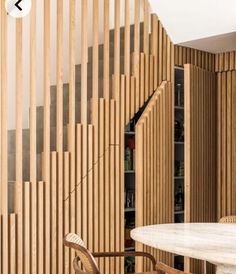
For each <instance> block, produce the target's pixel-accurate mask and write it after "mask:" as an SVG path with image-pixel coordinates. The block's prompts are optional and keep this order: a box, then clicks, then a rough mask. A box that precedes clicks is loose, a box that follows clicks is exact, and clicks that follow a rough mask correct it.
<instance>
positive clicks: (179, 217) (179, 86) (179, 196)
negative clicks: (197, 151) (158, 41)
mask: <svg viewBox="0 0 236 274" xmlns="http://www.w3.org/2000/svg"><path fill="white" fill-rule="evenodd" d="M174 172H175V174H174V184H175V185H174V189H175V202H174V207H175V208H174V217H175V223H183V222H184V69H183V68H182V67H175V171H174ZM175 268H177V269H179V270H183V269H184V258H183V257H182V256H178V255H176V256H175Z"/></svg>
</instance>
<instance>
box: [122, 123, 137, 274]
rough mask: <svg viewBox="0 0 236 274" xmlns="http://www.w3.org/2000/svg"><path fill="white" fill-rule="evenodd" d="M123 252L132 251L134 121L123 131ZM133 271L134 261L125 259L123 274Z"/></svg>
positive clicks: (133, 221) (133, 248)
mask: <svg viewBox="0 0 236 274" xmlns="http://www.w3.org/2000/svg"><path fill="white" fill-rule="evenodd" d="M124 161H125V164H124V167H125V195H124V197H125V204H124V207H125V251H134V250H135V243H134V241H133V240H132V239H131V237H130V231H131V230H132V229H133V228H134V227H135V119H133V120H131V121H130V123H129V124H128V125H127V126H126V129H125V159H124ZM134 269H135V259H134V258H133V257H127V258H125V273H128V272H129V273H130V272H132V271H134Z"/></svg>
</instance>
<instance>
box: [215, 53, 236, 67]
mask: <svg viewBox="0 0 236 274" xmlns="http://www.w3.org/2000/svg"><path fill="white" fill-rule="evenodd" d="M215 58H216V61H215V71H216V72H223V71H229V70H230V71H232V70H236V52H235V51H231V52H223V53H217V54H216V57H215Z"/></svg>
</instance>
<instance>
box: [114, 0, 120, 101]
mask: <svg viewBox="0 0 236 274" xmlns="http://www.w3.org/2000/svg"><path fill="white" fill-rule="evenodd" d="M114 8H115V10H114V14H115V24H114V25H115V29H114V88H113V98H114V99H117V97H118V95H119V91H120V0H116V1H115V3H114Z"/></svg>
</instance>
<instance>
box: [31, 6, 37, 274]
mask: <svg viewBox="0 0 236 274" xmlns="http://www.w3.org/2000/svg"><path fill="white" fill-rule="evenodd" d="M29 88H30V90H29V100H30V103H29V108H30V110H29V111H30V113H29V115H30V120H29V128H30V182H31V183H32V186H33V188H32V192H31V197H32V205H31V206H32V207H31V206H30V208H31V221H32V227H31V249H30V250H31V260H32V264H31V271H32V272H31V273H33V274H35V273H36V272H37V213H36V201H37V196H36V195H37V193H36V185H35V184H36V180H37V151H36V141H37V140H36V1H32V8H31V13H30V85H29Z"/></svg>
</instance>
